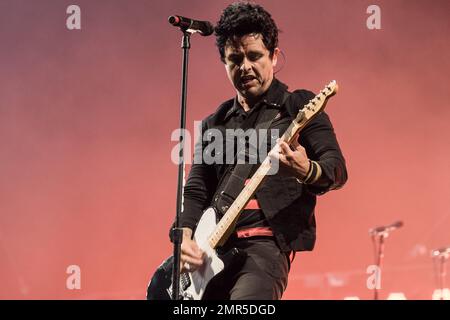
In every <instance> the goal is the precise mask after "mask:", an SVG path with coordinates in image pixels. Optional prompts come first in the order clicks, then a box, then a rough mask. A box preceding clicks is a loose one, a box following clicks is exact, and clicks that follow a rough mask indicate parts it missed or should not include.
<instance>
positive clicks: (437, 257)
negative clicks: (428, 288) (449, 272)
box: [431, 247, 450, 300]
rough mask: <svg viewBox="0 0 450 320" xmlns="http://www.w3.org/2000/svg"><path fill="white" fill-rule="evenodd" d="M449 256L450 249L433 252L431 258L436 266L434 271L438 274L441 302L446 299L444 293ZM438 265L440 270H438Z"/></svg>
mask: <svg viewBox="0 0 450 320" xmlns="http://www.w3.org/2000/svg"><path fill="white" fill-rule="evenodd" d="M449 256H450V247H446V248H439V249H434V250H431V258H433V263H434V266H435V267H434V270H435V273H436V278H437V279H438V287H439V292H440V295H439V297H440V299H439V300H444V298H445V295H444V292H445V276H446V262H447V259H448V257H449ZM436 264H437V266H438V268H436ZM437 270H438V271H437ZM447 290H448V289H447Z"/></svg>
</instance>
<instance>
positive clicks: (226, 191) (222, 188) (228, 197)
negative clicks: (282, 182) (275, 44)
mask: <svg viewBox="0 0 450 320" xmlns="http://www.w3.org/2000/svg"><path fill="white" fill-rule="evenodd" d="M289 96H290V93H289V92H287V91H286V92H285V93H284V96H283V100H282V103H281V105H280V106H283V105H284V103H285V102H286V100H287V98H288V97H289ZM261 111H262V113H261V114H260V116H259V117H258V119H257V122H258V123H257V125H256V126H255V130H254V131H253V132H252V134H256V135H257V137H256V138H259V136H260V135H259V134H258V132H260V130H267V129H269V127H270V125H271V124H272V122H273V120H274V119H275V118H276V117H277V115H278V114H279V113H280V109H279V108H268V107H267V104H265V105H264V109H263V110H261ZM247 120H248V118H247V119H246V120H245V121H244V123H243V124H242V125H241V129H243V130H244V131H245V130H246V129H248V128H246V127H247V126H248V121H247ZM265 137H266V139H268V138H269V137H270V135H266V136H265ZM266 139H261V140H262V141H258V139H255V137H251V138H250V142H252V141H258V143H259V144H258V148H255V146H250V150H253V151H255V152H256V155H248V154H243V153H245V152H247V151H248V149H247V148H245V147H244V148H241V150H237V152H236V155H235V158H234V164H232V165H229V166H228V167H227V169H226V170H225V172H224V174H223V175H222V177H221V178H220V180H219V183H218V187H217V189H216V193H215V194H214V196H213V202H212V205H213V206H214V207H215V208H216V209H217V211H218V212H219V215H220V217H221V216H223V215H224V214H225V213H226V211H227V210H228V208H229V207H230V206H231V204H232V203H233V202H234V200H235V199H236V198H237V196H238V195H239V193H240V192H241V191H242V189H243V187H244V186H245V181H246V180H247V179H248V177H249V175H250V173H251V172H252V170H253V169H254V166H258V165H260V162H261V161H262V160H264V159H259V157H258V156H257V154H258V153H259V150H260V148H261V146H262V145H263V144H264V143H267V140H266ZM247 155H248V156H247ZM250 158H253V160H256V164H254V162H255V161H253V163H247V162H248V160H249V159H250ZM238 159H241V162H242V159H246V161H245V162H246V163H239V162H238ZM220 217H218V218H220ZM236 220H237V218H236Z"/></svg>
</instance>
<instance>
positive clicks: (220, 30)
mask: <svg viewBox="0 0 450 320" xmlns="http://www.w3.org/2000/svg"><path fill="white" fill-rule="evenodd" d="M214 31H215V33H216V45H217V47H218V48H219V53H220V59H221V60H222V61H223V62H224V61H225V45H226V44H227V42H228V41H229V40H231V41H233V40H234V39H236V38H240V37H242V36H244V35H246V34H258V33H259V34H261V35H262V41H263V43H264V45H265V46H266V48H267V49H268V50H269V51H270V56H271V57H272V55H273V53H274V50H275V48H276V47H277V45H278V28H277V25H276V24H275V21H273V19H272V16H271V15H270V13H268V12H267V11H266V10H265V9H264V8H263V7H261V6H260V5H257V4H255V3H250V2H235V3H233V4H230V5H229V6H228V7H226V8H225V9H224V10H223V12H222V15H221V16H220V20H219V22H217V25H216V27H215V30H214Z"/></svg>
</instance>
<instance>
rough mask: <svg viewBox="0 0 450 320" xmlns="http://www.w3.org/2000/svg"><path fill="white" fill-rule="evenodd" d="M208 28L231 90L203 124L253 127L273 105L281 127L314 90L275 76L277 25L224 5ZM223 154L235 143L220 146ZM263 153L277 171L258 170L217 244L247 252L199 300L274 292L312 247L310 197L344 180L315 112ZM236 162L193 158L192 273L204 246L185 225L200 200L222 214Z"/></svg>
mask: <svg viewBox="0 0 450 320" xmlns="http://www.w3.org/2000/svg"><path fill="white" fill-rule="evenodd" d="M215 34H216V44H217V46H218V49H219V53H220V58H221V60H222V62H223V63H224V66H225V70H226V72H227V75H228V78H229V79H230V81H231V83H232V84H233V86H234V88H235V90H236V97H235V98H233V99H230V100H228V101H226V102H224V103H223V104H222V105H220V106H219V108H218V109H217V111H216V112H215V113H213V114H212V115H210V116H209V117H207V118H206V119H204V120H203V122H202V131H203V132H205V131H206V130H209V129H218V130H220V131H221V132H224V133H225V130H226V129H234V130H235V129H239V128H242V129H244V130H245V129H252V128H253V129H254V128H258V126H259V128H260V127H261V123H262V120H261V119H264V117H265V115H267V113H270V112H273V110H274V109H275V110H277V112H276V113H272V114H274V115H276V116H275V117H273V119H271V120H272V121H271V122H270V127H269V129H279V132H280V134H283V132H284V131H285V130H286V128H287V127H288V126H289V124H290V123H291V122H292V120H293V119H294V118H295V116H296V115H297V113H298V111H299V109H300V108H302V107H303V106H304V105H305V104H307V103H308V101H309V100H310V99H312V98H314V94H313V93H312V92H310V91H306V90H296V91H294V92H292V93H290V92H288V90H287V86H286V85H285V84H283V83H282V82H280V81H279V80H278V79H276V78H274V67H275V66H276V64H277V59H278V55H279V53H280V50H279V48H278V47H277V46H278V29H277V26H276V24H275V22H274V21H273V19H272V17H271V15H270V14H269V13H268V12H267V11H265V10H264V9H263V8H262V7H261V6H259V5H256V4H252V3H242V2H240V3H234V4H231V5H230V6H228V7H227V8H226V9H225V10H224V11H223V13H222V15H221V17H220V20H219V22H218V23H217V25H216V27H215ZM224 136H225V135H224ZM208 143H209V142H208V141H200V142H199V143H198V144H197V146H196V151H195V153H196V156H199V155H200V154H202V153H203V152H204V150H205V148H207V146H208ZM224 152H225V153H227V152H234V149H231V150H230V148H226V149H224ZM266 155H267V154H266ZM234 156H235V155H234V154H233V155H232V157H231V158H233V157H234ZM270 157H271V158H272V160H273V161H279V170H278V172H277V173H276V174H274V175H268V176H267V177H266V179H265V180H264V182H263V183H262V185H261V186H260V187H259V188H258V189H257V192H256V195H255V197H254V199H252V201H251V202H249V204H248V205H247V206H246V207H245V208H244V210H243V211H242V214H241V215H240V217H239V219H238V220H237V222H236V226H235V229H234V230H233V233H232V234H231V236H230V237H229V238H228V240H227V241H226V243H225V244H224V245H223V246H221V248H220V250H222V251H223V252H226V251H227V250H229V249H230V248H238V249H239V250H240V251H242V252H245V253H246V257H245V259H244V260H243V262H242V263H240V264H239V265H238V266H236V267H234V268H230V269H229V270H225V271H224V272H223V276H222V277H220V278H219V279H213V280H212V281H211V283H210V285H209V290H208V291H207V293H206V294H205V296H204V297H203V298H204V299H232V300H236V299H258V300H259V299H281V297H282V295H283V292H284V291H285V289H286V286H287V281H288V273H289V269H290V263H291V260H290V258H291V256H293V254H294V253H295V252H297V251H304V250H312V249H313V247H314V243H315V230H316V225H315V218H314V208H315V204H316V196H317V195H321V194H324V193H325V192H327V191H329V190H333V189H338V188H340V187H342V186H343V185H344V183H345V182H346V180H347V171H346V167H345V160H344V157H343V155H342V153H341V150H340V148H339V145H338V142H337V140H336V136H335V134H334V130H333V127H332V124H331V122H330V120H329V117H328V116H327V115H326V114H325V113H324V112H322V113H321V114H319V115H317V117H315V118H314V119H313V120H312V121H311V122H310V123H309V124H308V125H307V126H306V127H305V128H304V129H303V130H302V131H301V132H300V135H299V137H298V138H296V140H295V142H294V143H293V144H292V145H288V144H286V143H285V142H283V141H280V142H279V149H278V152H274V153H271V154H270ZM200 158H201V157H200ZM225 158H226V156H225V155H223V159H225ZM253 166H254V168H252V170H251V172H250V174H249V175H248V177H244V178H243V180H242V184H241V185H240V186H239V188H240V190H242V188H243V187H244V184H245V179H248V178H249V177H251V174H252V173H254V172H255V170H256V169H257V165H253ZM235 167H236V166H235V164H229V163H225V161H224V162H222V163H212V164H211V163H206V161H202V162H200V163H195V162H194V164H193V165H192V168H191V171H190V173H189V177H188V180H187V182H186V186H185V188H184V203H183V207H184V210H183V213H182V215H181V218H180V224H181V227H182V228H183V242H182V245H181V263H182V268H183V270H184V271H186V270H189V271H193V270H195V269H196V268H200V267H201V266H202V264H203V263H205V254H204V252H202V251H201V250H200V249H199V246H198V244H197V243H196V242H195V240H193V232H194V231H195V228H196V226H197V223H198V221H199V219H200V217H201V216H202V213H203V211H204V210H205V209H206V208H207V207H208V206H211V205H212V206H215V207H217V209H218V212H219V213H220V214H222V215H223V214H224V210H226V208H227V207H228V206H223V204H224V203H227V204H228V205H229V204H230V203H232V201H233V200H234V199H232V198H233V197H229V198H227V196H228V195H227V193H224V192H222V191H223V190H224V188H225V187H226V186H227V182H228V179H229V178H230V176H231V175H232V173H233V170H234V169H235ZM228 187H229V185H228ZM233 188H236V185H234V186H233ZM224 208H225V209H224Z"/></svg>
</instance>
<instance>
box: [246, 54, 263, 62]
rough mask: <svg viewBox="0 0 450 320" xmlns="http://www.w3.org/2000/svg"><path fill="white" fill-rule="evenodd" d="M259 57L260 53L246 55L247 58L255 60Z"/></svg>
mask: <svg viewBox="0 0 450 320" xmlns="http://www.w3.org/2000/svg"><path fill="white" fill-rule="evenodd" d="M259 58H261V55H260V54H259V53H254V54H249V55H248V59H249V60H250V61H256V60H258V59H259Z"/></svg>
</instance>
